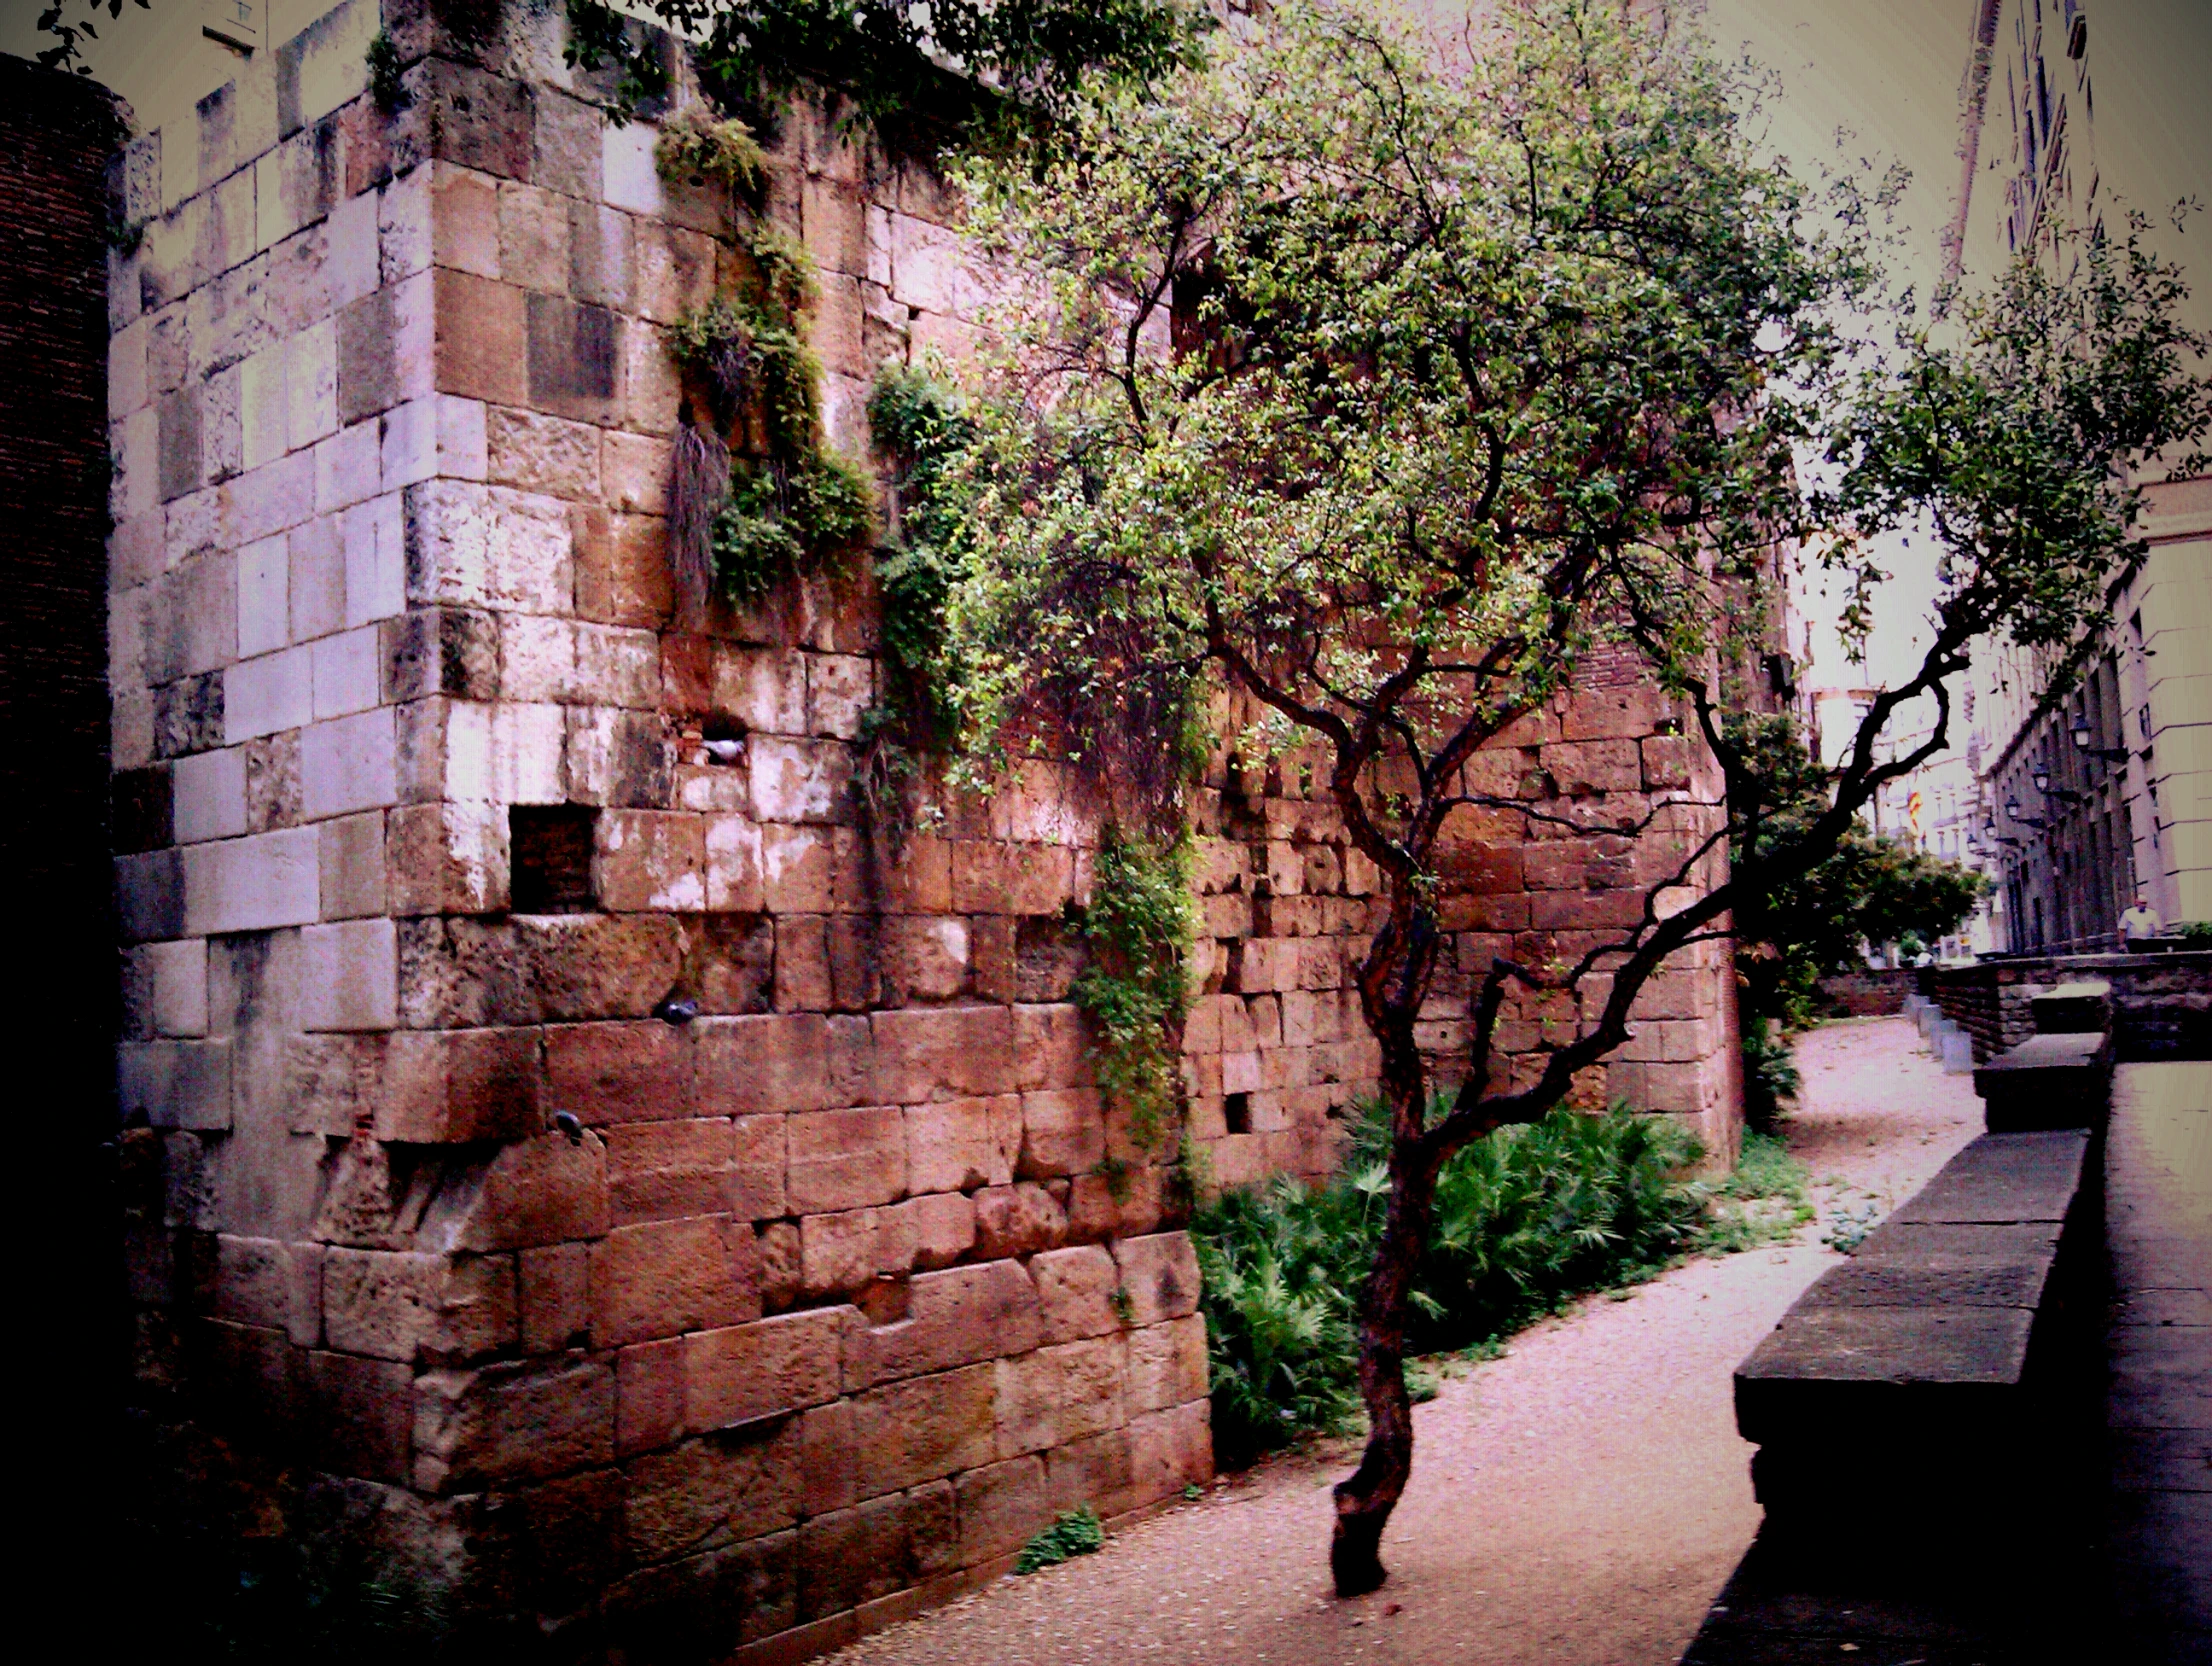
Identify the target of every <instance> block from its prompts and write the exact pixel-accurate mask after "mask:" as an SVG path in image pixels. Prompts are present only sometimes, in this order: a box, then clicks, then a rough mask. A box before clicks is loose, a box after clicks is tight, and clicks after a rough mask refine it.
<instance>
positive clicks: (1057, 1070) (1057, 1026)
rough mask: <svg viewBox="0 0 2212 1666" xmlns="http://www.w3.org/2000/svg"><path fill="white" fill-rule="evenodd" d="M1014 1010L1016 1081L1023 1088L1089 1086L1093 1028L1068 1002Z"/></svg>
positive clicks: (1021, 1007) (1090, 1083)
mask: <svg viewBox="0 0 2212 1666" xmlns="http://www.w3.org/2000/svg"><path fill="white" fill-rule="evenodd" d="M1013 1010H1014V1020H1013V1029H1014V1057H1015V1081H1014V1085H1015V1086H1016V1087H1017V1088H1020V1089H1022V1090H1024V1091H1030V1090H1036V1089H1049V1088H1080V1087H1089V1086H1091V1085H1092V1083H1093V1082H1094V1080H1095V1078H1094V1076H1093V1074H1092V1070H1091V1038H1090V1029H1089V1026H1088V1025H1086V1024H1085V1023H1084V1021H1083V1015H1082V1014H1081V1013H1080V1012H1078V1011H1077V1010H1076V1009H1075V1008H1074V1007H1072V1006H1069V1005H1067V1004H1066V1003H1065V1002H1055V1003H1053V1004H1052V1005H1049V1006H1020V1007H1016V1008H1014V1009H1013Z"/></svg>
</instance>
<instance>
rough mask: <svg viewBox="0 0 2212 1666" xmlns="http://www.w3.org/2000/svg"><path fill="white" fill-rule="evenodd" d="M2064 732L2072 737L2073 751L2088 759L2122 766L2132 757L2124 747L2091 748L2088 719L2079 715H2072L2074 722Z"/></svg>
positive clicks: (2081, 714)
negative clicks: (2097, 759) (2098, 759)
mask: <svg viewBox="0 0 2212 1666" xmlns="http://www.w3.org/2000/svg"><path fill="white" fill-rule="evenodd" d="M2066 732H2067V734H2068V735H2070V736H2072V737H2073V742H2074V750H2075V751H2077V752H2079V753H2081V754H2082V755H2083V756H2084V757H2088V758H2101V759H2103V760H2104V761H2105V762H2106V763H2108V764H2124V763H2126V762H2127V761H2128V759H2129V758H2130V757H2131V756H2133V754H2131V753H2130V752H2129V751H2128V749H2127V748H2126V747H2124V746H2091V745H2090V744H2089V719H2088V717H2087V716H2086V715H2085V714H2083V713H2081V712H2076V713H2075V714H2074V721H2073V722H2072V723H2071V724H2069V725H2067V729H2066Z"/></svg>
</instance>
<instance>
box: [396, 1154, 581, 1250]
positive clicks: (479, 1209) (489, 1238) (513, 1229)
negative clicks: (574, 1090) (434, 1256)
mask: <svg viewBox="0 0 2212 1666" xmlns="http://www.w3.org/2000/svg"><path fill="white" fill-rule="evenodd" d="M609 1215H610V1211H609V1208H608V1202H607V1163H606V1147H605V1146H604V1145H603V1144H601V1143H600V1140H599V1137H598V1136H597V1135H596V1134H589V1133H587V1134H586V1135H585V1136H584V1137H583V1139H582V1140H580V1141H574V1142H572V1141H570V1140H569V1139H568V1138H567V1137H566V1136H565V1135H563V1134H559V1133H555V1132H550V1131H549V1132H546V1133H541V1134H538V1135H537V1136H536V1137H535V1138H532V1139H526V1140H518V1141H516V1142H515V1143H513V1144H512V1145H506V1146H502V1147H501V1148H500V1150H499V1153H498V1155H497V1156H495V1157H493V1158H492V1160H491V1162H490V1163H489V1164H487V1165H486V1166H485V1168H484V1169H483V1171H482V1173H481V1175H480V1177H479V1178H478V1180H477V1183H476V1185H475V1186H474V1187H473V1188H470V1187H465V1186H456V1187H451V1188H448V1189H445V1190H441V1191H440V1192H439V1194H438V1195H437V1196H436V1197H435V1198H434V1199H432V1200H431V1204H430V1208H429V1210H428V1211H427V1212H426V1213H425V1214H424V1216H423V1228H422V1236H423V1237H424V1238H425V1239H426V1240H427V1241H431V1242H435V1243H438V1244H439V1245H441V1246H442V1247H444V1248H447V1249H456V1250H477V1251H485V1252H489V1251H493V1250H511V1249H527V1248H531V1247H534V1246H536V1245H540V1244H557V1243H560V1242H562V1241H563V1240H565V1239H572V1238H596V1237H598V1236H599V1235H600V1234H601V1233H602V1232H605V1231H606V1230H607V1227H608V1224H609Z"/></svg>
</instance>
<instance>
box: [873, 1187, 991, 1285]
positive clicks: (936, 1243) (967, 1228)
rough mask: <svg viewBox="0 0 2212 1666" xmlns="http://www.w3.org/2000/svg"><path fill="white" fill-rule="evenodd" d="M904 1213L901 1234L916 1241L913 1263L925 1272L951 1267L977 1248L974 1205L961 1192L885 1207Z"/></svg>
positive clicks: (931, 1196) (938, 1194) (939, 1193)
mask: <svg viewBox="0 0 2212 1666" xmlns="http://www.w3.org/2000/svg"><path fill="white" fill-rule="evenodd" d="M885 1213H886V1214H897V1215H900V1216H903V1217H904V1218H905V1221H906V1223H907V1224H906V1225H905V1227H903V1228H902V1229H901V1233H902V1236H910V1237H911V1238H912V1239H913V1242H914V1265H915V1266H916V1267H917V1268H919V1269H921V1270H922V1271H924V1272H930V1271H934V1270H935V1269H937V1268H939V1267H949V1266H951V1265H952V1264H953V1263H954V1262H955V1261H958V1260H960V1259H961V1258H962V1257H963V1256H965V1255H966V1254H967V1253H968V1251H970V1250H972V1249H973V1248H975V1204H974V1203H973V1202H972V1201H971V1200H970V1199H968V1198H966V1197H964V1196H962V1195H961V1194H960V1193H958V1192H932V1193H931V1194H930V1195H929V1196H927V1197H910V1198H908V1199H907V1200H906V1201H905V1202H904V1203H901V1204H898V1205H896V1206H895V1207H894V1208H892V1209H889V1210H886V1211H885Z"/></svg>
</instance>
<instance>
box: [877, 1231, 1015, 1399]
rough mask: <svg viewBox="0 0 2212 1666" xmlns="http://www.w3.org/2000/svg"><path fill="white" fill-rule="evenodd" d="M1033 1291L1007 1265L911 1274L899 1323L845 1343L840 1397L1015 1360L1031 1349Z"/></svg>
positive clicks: (987, 1264) (999, 1263) (992, 1263)
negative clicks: (903, 1379) (952, 1370)
mask: <svg viewBox="0 0 2212 1666" xmlns="http://www.w3.org/2000/svg"><path fill="white" fill-rule="evenodd" d="M1041 1334H1042V1332H1041V1320H1040V1316H1039V1306H1038V1300H1037V1287H1036V1286H1035V1285H1034V1284H1033V1283H1031V1282H1030V1277H1029V1274H1028V1273H1027V1272H1026V1271H1025V1270H1024V1269H1023V1268H1022V1266H1021V1265H1020V1263H1018V1262H1015V1261H989V1262H985V1263H983V1264H981V1265H978V1266H972V1267H953V1268H949V1269H947V1270H946V1271H944V1272H939V1273H918V1274H916V1275H915V1276H914V1277H913V1278H912V1279H911V1280H910V1281H909V1282H908V1284H907V1307H906V1313H905V1315H904V1317H902V1318H899V1319H896V1320H894V1321H892V1322H891V1323H889V1324H883V1325H865V1324H856V1325H854V1327H853V1328H852V1331H851V1333H850V1334H849V1335H848V1337H847V1338H846V1343H845V1378H844V1386H845V1391H846V1392H847V1393H848V1394H850V1393H857V1392H859V1391H860V1390H862V1389H866V1388H871V1387H873V1386H875V1385H876V1384H877V1383H881V1382H890V1381H893V1380H896V1379H897V1378H900V1377H912V1376H920V1375H923V1374H924V1373H927V1372H932V1371H943V1370H948V1369H950V1368H951V1367H953V1366H957V1365H967V1364H971V1363H973V1362H974V1361H977V1360H985V1359H993V1358H996V1357H998V1356H999V1355H1002V1354H1009V1353H1019V1352H1023V1351H1025V1350H1027V1349H1030V1348H1034V1347H1035V1346H1036V1345H1037V1342H1038V1338H1039V1337H1040V1335H1041Z"/></svg>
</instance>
